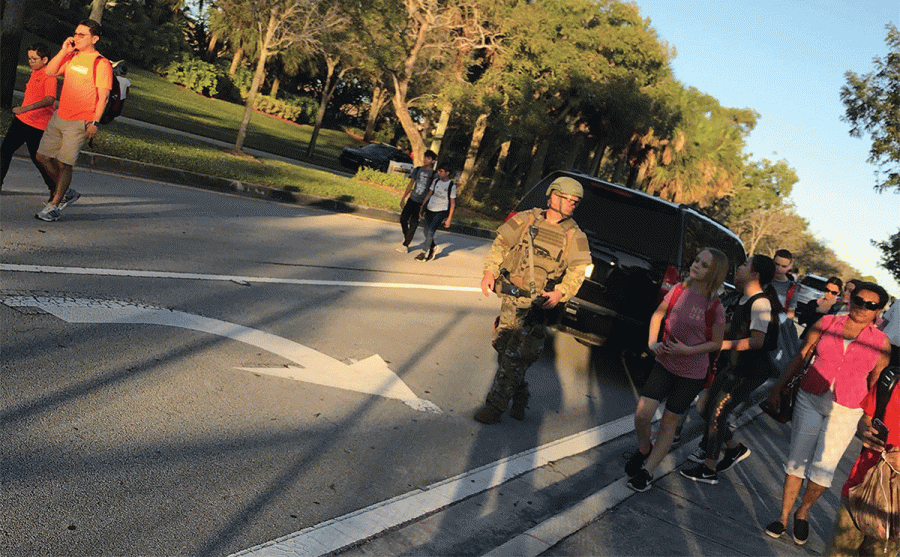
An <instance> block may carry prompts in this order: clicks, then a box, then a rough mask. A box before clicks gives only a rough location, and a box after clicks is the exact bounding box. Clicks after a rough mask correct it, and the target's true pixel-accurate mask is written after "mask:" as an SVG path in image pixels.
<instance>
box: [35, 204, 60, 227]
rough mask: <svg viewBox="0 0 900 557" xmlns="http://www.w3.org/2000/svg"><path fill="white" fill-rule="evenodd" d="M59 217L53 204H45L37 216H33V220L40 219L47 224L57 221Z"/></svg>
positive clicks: (57, 209)
mask: <svg viewBox="0 0 900 557" xmlns="http://www.w3.org/2000/svg"><path fill="white" fill-rule="evenodd" d="M59 216H60V214H59V207H57V206H56V205H54V204H53V203H47V204H46V205H45V206H44V208H43V209H41V210H40V212H39V213H38V214H36V215H34V218H36V219H41V220H43V221H47V222H53V221H55V220H59Z"/></svg>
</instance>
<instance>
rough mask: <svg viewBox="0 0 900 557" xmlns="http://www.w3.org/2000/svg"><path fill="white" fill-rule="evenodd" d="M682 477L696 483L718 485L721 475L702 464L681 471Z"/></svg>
mask: <svg viewBox="0 0 900 557" xmlns="http://www.w3.org/2000/svg"><path fill="white" fill-rule="evenodd" d="M679 472H680V473H681V475H682V476H684V477H685V478H687V479H689V480H693V481H695V482H703V483H705V484H710V485H716V484H717V483H719V475H718V474H716V471H715V470H710V469H709V468H707V467H706V465H705V464H700V465H698V466H695V467H693V468H688V469H687V470H679Z"/></svg>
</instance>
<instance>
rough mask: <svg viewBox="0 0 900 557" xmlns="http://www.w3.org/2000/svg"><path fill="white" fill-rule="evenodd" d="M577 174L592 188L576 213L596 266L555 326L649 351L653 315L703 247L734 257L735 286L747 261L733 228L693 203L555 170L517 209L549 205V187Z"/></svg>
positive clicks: (585, 337)
mask: <svg viewBox="0 0 900 557" xmlns="http://www.w3.org/2000/svg"><path fill="white" fill-rule="evenodd" d="M559 176H569V177H570V178H574V179H576V180H578V181H579V182H580V183H581V185H582V186H583V187H584V198H583V199H582V200H581V203H580V204H579V205H578V207H577V209H576V210H575V214H574V215H573V218H574V219H575V222H577V223H578V226H580V227H581V229H582V230H583V231H584V233H585V234H586V235H587V237H588V241H589V243H590V247H591V256H592V257H593V260H594V261H593V267H592V268H588V273H587V274H588V276H587V278H586V279H585V281H584V283H583V284H582V286H581V289H580V290H579V291H578V294H577V295H576V296H575V297H574V298H572V299H571V300H569V302H568V303H566V304H565V307H564V308H562V310H561V311H560V312H559V315H558V321H557V322H556V323H555V325H554V326H555V327H556V328H557V329H559V330H560V331H563V332H566V333H569V334H571V335H573V336H574V337H575V338H577V339H579V340H581V341H582V342H585V343H589V344H595V345H602V344H615V345H617V346H620V347H622V348H625V349H632V350H637V351H641V350H643V349H645V348H646V346H647V329H648V327H649V324H650V316H651V315H652V314H653V311H654V310H655V309H656V307H657V306H658V305H659V303H660V301H662V298H663V296H665V294H666V292H668V290H669V289H670V288H671V287H672V286H674V285H675V284H677V283H678V282H679V281H681V280H682V279H683V278H684V277H685V276H687V272H688V269H689V268H690V266H691V263H692V262H693V260H694V257H695V256H696V255H697V253H698V252H699V251H700V250H701V249H702V248H704V247H707V246H709V247H715V248H718V249H720V250H722V251H723V252H724V253H725V254H726V255H727V256H728V262H729V271H728V276H727V278H726V283H728V287H730V286H731V284H733V280H734V271H735V270H736V269H737V267H738V266H740V265H741V264H742V263H743V262H744V260H745V259H746V254H745V253H744V245H743V244H742V243H741V240H740V239H739V238H738V237H737V236H736V235H735V234H734V233H733V232H731V231H730V230H728V228H726V227H725V226H723V225H721V224H719V223H718V222H715V221H714V220H712V219H710V218H708V217H706V216H704V215H701V214H700V213H698V212H697V211H695V210H693V209H691V208H690V207H687V206H685V205H678V204H676V203H671V202H669V201H665V200H663V199H660V198H658V197H653V196H652V195H648V194H646V193H643V192H640V191H637V190H632V189H628V188H626V187H624V186H620V185H616V184H611V183H609V182H604V181H603V180H599V179H597V178H593V177H590V176H586V175H583V174H577V173H572V172H554V173H552V174H550V175H549V176H547V177H545V178H544V179H543V180H541V181H540V182H539V183H538V184H537V185H536V186H534V188H532V189H531V191H529V192H528V193H527V194H525V196H524V197H523V198H522V201H520V202H519V205H518V206H517V207H516V211H524V210H527V209H530V208H532V207H541V208H546V207H547V186H549V185H550V182H552V181H553V180H554V179H556V178H558V177H559Z"/></svg>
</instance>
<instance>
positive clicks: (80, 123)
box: [35, 19, 113, 222]
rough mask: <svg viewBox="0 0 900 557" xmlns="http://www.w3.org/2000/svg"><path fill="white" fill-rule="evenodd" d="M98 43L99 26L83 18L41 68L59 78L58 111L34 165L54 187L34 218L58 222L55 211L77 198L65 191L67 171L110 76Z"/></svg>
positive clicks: (90, 129)
mask: <svg viewBox="0 0 900 557" xmlns="http://www.w3.org/2000/svg"><path fill="white" fill-rule="evenodd" d="M99 40H100V24H99V23H97V22H96V21H94V20H92V19H86V20H84V21H82V22H81V23H79V24H78V26H77V27H76V28H75V33H74V34H73V35H72V36H71V37H69V38H67V39H66V40H65V41H63V44H62V48H61V49H60V51H59V52H58V53H57V54H56V56H54V57H53V58H52V59H51V60H50V62H49V63H48V64H47V67H46V72H47V75H49V76H58V75H63V76H64V77H63V86H62V92H61V93H60V95H59V107H58V108H57V109H56V112H55V113H54V114H53V117H52V118H50V122H49V123H48V124H47V129H46V130H44V136H43V138H41V145H40V147H38V152H37V160H38V162H39V163H40V164H41V166H43V167H44V169H45V170H46V171H47V173H48V174H49V175H50V176H51V177H52V178H53V181H54V183H55V184H56V187H55V188H54V190H53V195H52V196H51V198H50V201H49V202H48V203H47V204H46V206H45V207H44V208H43V209H41V211H40V212H38V213H37V214H36V215H35V217H36V218H38V219H41V220H43V221H48V222H49V221H56V220H59V217H60V211H61V210H62V209H63V208H65V207H66V206H67V205H70V204H72V203H74V202H75V201H76V200H77V199H78V198H79V197H81V195H80V194H79V193H78V192H76V191H75V190H73V189H71V188H70V187H69V185H70V184H71V183H72V168H73V167H74V166H75V162H76V161H77V160H78V153H79V152H80V151H81V148H82V147H83V146H84V144H85V143H86V142H87V141H88V140H90V139H92V138H93V137H94V136H95V135H96V134H97V126H98V125H99V124H100V119H101V118H102V116H103V112H104V111H105V109H106V103H107V101H108V99H109V92H110V90H111V89H112V86H113V85H112V82H113V71H112V65H111V64H110V63H109V60H107V59H106V58H104V57H103V56H102V55H101V54H100V53H99V52H97V49H96V48H95V45H96V44H97V41H99Z"/></svg>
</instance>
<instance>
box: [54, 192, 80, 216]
mask: <svg viewBox="0 0 900 557" xmlns="http://www.w3.org/2000/svg"><path fill="white" fill-rule="evenodd" d="M80 197H81V194H80V193H78V192H77V191H75V190H73V189H72V188H69V189H67V190H66V196H65V197H64V198H63V200H62V201H61V202H60V203H59V210H60V211H62V210H63V209H65V208H66V207H68V206H69V205H71V204H72V203H75V202H76V201H78V199H79V198H80Z"/></svg>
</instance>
